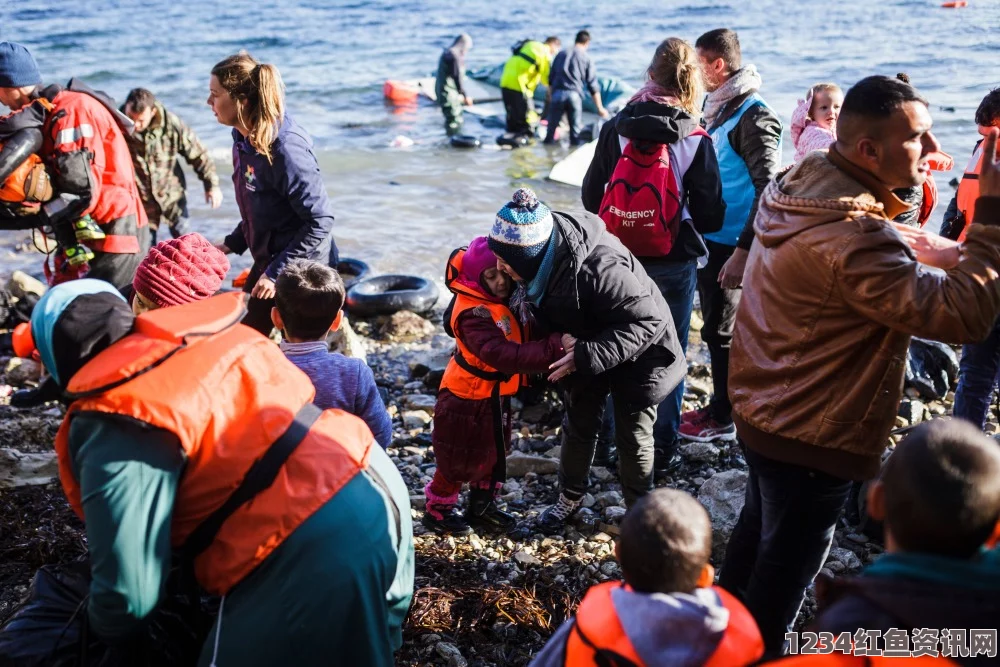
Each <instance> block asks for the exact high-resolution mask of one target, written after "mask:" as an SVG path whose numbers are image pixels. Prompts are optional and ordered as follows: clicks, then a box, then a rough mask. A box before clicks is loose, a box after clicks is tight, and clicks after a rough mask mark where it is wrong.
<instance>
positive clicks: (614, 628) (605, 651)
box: [566, 581, 644, 667]
mask: <svg viewBox="0 0 1000 667" xmlns="http://www.w3.org/2000/svg"><path fill="white" fill-rule="evenodd" d="M622 586H624V584H622V583H620V582H610V581H609V582H606V583H603V584H598V585H596V586H593V587H591V589H590V590H589V591H587V594H586V595H585V596H584V598H583V602H581V603H580V608H579V609H578V610H577V614H576V618H575V619H574V620H573V625H574V629H573V630H572V631H571V632H570V633H569V637H568V638H567V640H566V665H567V667H582V666H583V665H592V664H597V665H603V666H611V665H616V666H621V667H630V666H632V667H644V665H643V662H642V658H640V657H639V654H638V653H636V650H635V647H633V646H632V642H631V641H630V640H629V638H628V635H627V634H625V629H624V628H623V627H622V624H621V620H619V618H618V612H616V611H615V605H614V602H613V600H612V597H611V594H612V593H613V592H614V590H615V589H616V588H620V587H622ZM602 660H603V662H601V661H602ZM612 660H615V661H617V662H612Z"/></svg>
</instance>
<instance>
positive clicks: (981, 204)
mask: <svg viewBox="0 0 1000 667" xmlns="http://www.w3.org/2000/svg"><path fill="white" fill-rule="evenodd" d="M972 221H973V222H975V223H978V224H980V225H993V226H1000V197H980V198H979V199H977V200H976V213H975V216H974V217H973V218H972Z"/></svg>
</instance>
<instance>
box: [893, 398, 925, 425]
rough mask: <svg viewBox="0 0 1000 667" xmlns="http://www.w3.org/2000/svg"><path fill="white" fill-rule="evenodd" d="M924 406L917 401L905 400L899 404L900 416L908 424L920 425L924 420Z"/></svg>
mask: <svg viewBox="0 0 1000 667" xmlns="http://www.w3.org/2000/svg"><path fill="white" fill-rule="evenodd" d="M924 408H925V406H924V404H923V403H922V402H921V401H918V400H916V399H906V398H904V399H903V400H901V401H900V402H899V413H898V414H899V416H900V417H902V418H903V419H905V420H906V422H907V424H909V425H911V426H912V425H913V424H919V423H920V422H922V421H923V420H924Z"/></svg>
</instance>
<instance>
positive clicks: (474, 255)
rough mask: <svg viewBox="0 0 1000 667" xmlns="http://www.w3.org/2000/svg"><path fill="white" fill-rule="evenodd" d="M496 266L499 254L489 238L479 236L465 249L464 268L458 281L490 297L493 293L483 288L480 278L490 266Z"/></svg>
mask: <svg viewBox="0 0 1000 667" xmlns="http://www.w3.org/2000/svg"><path fill="white" fill-rule="evenodd" d="M496 266H497V256H496V255H494V254H493V251H492V250H490V246H489V245H488V239H487V238H486V237H485V236H477V237H476V238H474V239H472V243H470V244H469V249H468V250H466V251H465V256H464V257H462V270H461V272H460V273H459V275H458V280H457V282H459V283H461V284H462V285H465V286H466V287H469V288H471V289H474V290H476V291H477V292H480V293H481V294H483V296H486V297H490V296H491V295H489V294H488V293H487V292H486V290H485V289H484V288H483V283H482V282H480V278H481V277H482V275H483V271H485V270H486V269H490V268H494V269H495V268H496Z"/></svg>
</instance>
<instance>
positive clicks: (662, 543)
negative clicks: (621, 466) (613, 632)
mask: <svg viewBox="0 0 1000 667" xmlns="http://www.w3.org/2000/svg"><path fill="white" fill-rule="evenodd" d="M711 554H712V522H711V521H710V520H709V518H708V512H706V511H705V508H704V507H702V505H701V503H699V502H698V501H697V500H695V499H694V497H693V496H691V495H690V494H688V493H685V492H683V491H678V490H676V489H657V490H655V491H653V492H652V493H649V494H647V495H645V496H643V497H642V498H640V499H639V500H638V501H637V502H636V504H635V505H634V506H633V507H632V508H631V509H630V510H629V511H628V513H627V514H626V515H625V518H624V519H622V523H621V537H620V541H619V544H618V560H619V562H620V563H621V567H622V573H623V574H624V575H625V583H627V584H628V585H629V586H631V587H632V588H633V589H635V590H636V591H638V592H640V593H691V592H692V591H694V589H695V588H697V586H698V579H699V577H700V576H701V572H702V569H703V568H704V567H705V565H706V564H708V559H709V557H710V556H711Z"/></svg>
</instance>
